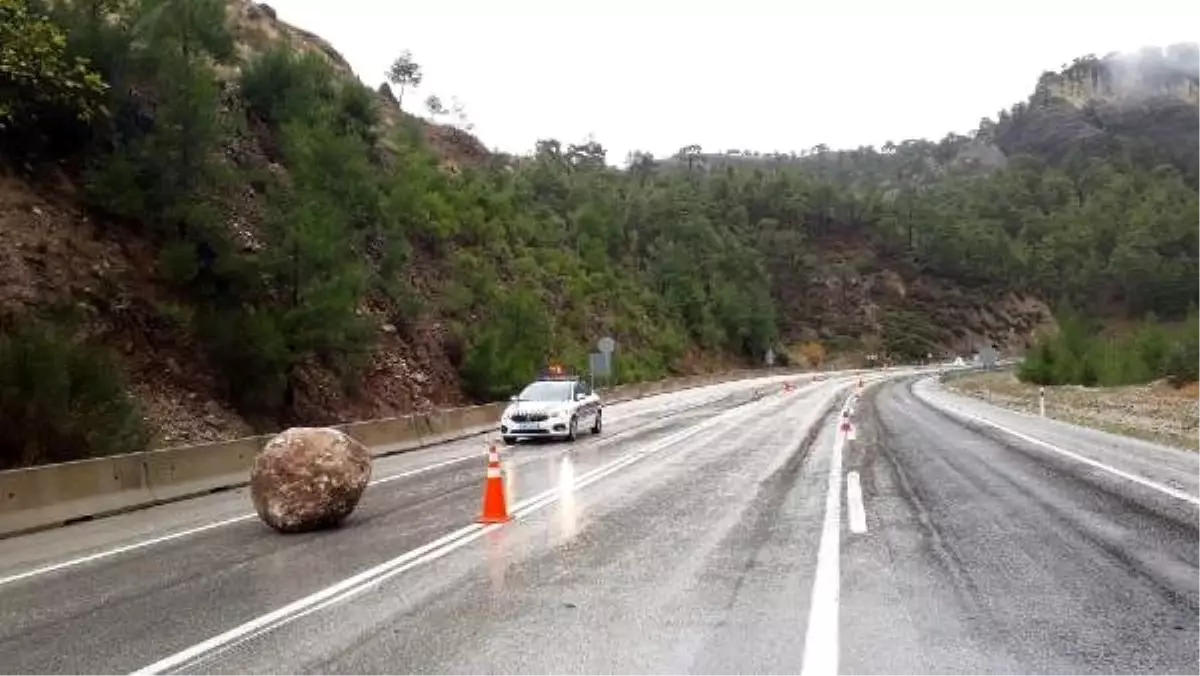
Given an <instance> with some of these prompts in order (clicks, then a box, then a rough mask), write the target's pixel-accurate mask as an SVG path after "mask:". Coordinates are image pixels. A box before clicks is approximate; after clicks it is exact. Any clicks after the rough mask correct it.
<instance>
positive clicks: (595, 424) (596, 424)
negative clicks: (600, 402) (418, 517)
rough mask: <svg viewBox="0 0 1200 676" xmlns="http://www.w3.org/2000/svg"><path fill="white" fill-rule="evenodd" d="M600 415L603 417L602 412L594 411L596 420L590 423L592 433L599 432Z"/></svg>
mask: <svg viewBox="0 0 1200 676" xmlns="http://www.w3.org/2000/svg"><path fill="white" fill-rule="evenodd" d="M602 417H604V412H603V411H596V421H595V422H593V423H592V434H600V428H601V425H602V423H601V421H600V419H601V418H602Z"/></svg>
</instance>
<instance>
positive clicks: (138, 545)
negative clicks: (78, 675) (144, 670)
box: [0, 395, 658, 587]
mask: <svg viewBox="0 0 1200 676" xmlns="http://www.w3.org/2000/svg"><path fill="white" fill-rule="evenodd" d="M655 396H658V395H655ZM618 403H624V402H618ZM615 436H616V437H620V436H623V435H622V434H621V433H618V434H617V435H615ZM612 438H614V437H613V436H611V435H610V436H609V437H608V439H612ZM478 457H480V454H476V453H472V454H471V455H464V456H460V457H457V458H452V459H450V460H445V461H443V462H436V463H434V464H432V465H427V466H425V467H419V468H417V469H414V470H410V471H407V472H400V473H397V474H389V475H388V476H385V477H380V478H378V479H375V480H373V481H371V482H370V483H368V484H367V485H368V486H374V485H378V484H383V483H388V482H389V481H396V480H398V479H404V478H407V477H410V476H414V475H417V474H421V473H424V472H428V471H430V470H434V469H439V468H442V467H446V466H447V465H453V464H455V463H459V462H466V461H467V460H473V459H476V458H478ZM255 516H256V514H253V513H250V514H242V515H241V516H235V517H231V518H228V519H222V520H220V521H214V522H212V523H208V524H205V525H203V526H197V527H195V528H188V529H186V530H181V531H178V532H175V533H168V534H167V535H162V536H159V537H155V538H150V539H149V540H142V541H139V542H133V543H130V544H128V545H122V546H120V547H114V548H113V549H106V550H102V551H99V552H95V553H93V554H88V555H86V556H80V557H77V558H74V559H68V560H66V561H60V562H58V563H52V564H47V565H45V566H40V567H38V568H34V569H32V570H27V571H24V572H21V573H16V574H13V575H9V576H7V577H0V587H3V586H4V585H6V584H12V583H13V582H20V581H21V580H27V579H29V578H31V577H37V576H38V575H45V574H47V573H53V572H55V571H59V570H64V569H67V568H74V567H75V566H81V565H83V564H85V563H91V562H93V561H99V560H102V559H107V558H110V557H113V556H117V555H120V554H125V553H127V552H132V551H137V550H139V549H145V548H146V547H153V546H154V545H160V544H163V543H164V542H171V541H172V540H178V539H180V538H185V537H188V536H190V535H196V534H199V533H203V532H205V531H210V530H214V529H217V528H222V527H224V526H229V525H232V524H235V523H239V522H241V521H247V520H249V519H253V518H254V517H255Z"/></svg>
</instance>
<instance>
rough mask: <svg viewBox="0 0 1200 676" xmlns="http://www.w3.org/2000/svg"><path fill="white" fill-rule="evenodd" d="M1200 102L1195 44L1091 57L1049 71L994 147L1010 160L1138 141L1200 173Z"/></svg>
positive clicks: (1000, 130)
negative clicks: (1014, 156)
mask: <svg viewBox="0 0 1200 676" xmlns="http://www.w3.org/2000/svg"><path fill="white" fill-rule="evenodd" d="M1198 103H1200V51H1198V49H1197V45H1196V44H1195V43H1188V44H1179V45H1172V46H1170V47H1168V48H1167V49H1166V50H1159V49H1156V48H1148V49H1143V50H1141V51H1139V52H1136V53H1133V54H1109V55H1107V56H1105V57H1103V58H1097V57H1095V56H1086V57H1082V58H1080V59H1076V60H1075V62H1074V63H1072V64H1071V65H1069V66H1066V67H1064V68H1063V69H1062V70H1061V71H1060V72H1058V73H1053V72H1046V73H1043V74H1042V76H1041V78H1040V79H1039V80H1038V84H1037V87H1036V89H1035V91H1034V93H1033V95H1032V96H1030V97H1029V100H1028V101H1027V102H1024V103H1020V104H1017V105H1016V106H1014V107H1013V109H1012V111H1011V114H1010V115H1005V116H1003V117H1002V118H1001V120H1000V123H999V124H998V125H997V127H996V133H995V142H996V144H997V145H998V146H999V147H1000V148H1001V149H1002V150H1003V151H1004V152H1005V153H1007V154H1009V155H1012V154H1015V153H1030V154H1034V155H1040V156H1043V157H1046V158H1048V159H1051V160H1061V159H1063V158H1064V157H1065V156H1066V155H1067V153H1068V152H1069V151H1070V150H1071V149H1072V148H1075V147H1082V148H1085V149H1086V148H1089V147H1097V146H1101V145H1103V144H1106V143H1110V142H1113V141H1116V140H1124V141H1131V142H1135V143H1139V144H1141V145H1142V146H1144V147H1146V148H1148V149H1153V150H1154V151H1157V152H1159V153H1161V154H1162V155H1164V156H1166V157H1169V158H1170V159H1171V160H1173V161H1175V162H1177V163H1178V164H1180V165H1181V166H1182V167H1184V168H1185V169H1188V170H1190V171H1191V172H1192V173H1193V174H1194V173H1195V171H1196V166H1197V145H1198V143H1200V133H1198V130H1197V124H1196V116H1197V111H1198V108H1197V104H1198Z"/></svg>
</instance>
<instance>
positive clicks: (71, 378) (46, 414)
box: [0, 323, 150, 469]
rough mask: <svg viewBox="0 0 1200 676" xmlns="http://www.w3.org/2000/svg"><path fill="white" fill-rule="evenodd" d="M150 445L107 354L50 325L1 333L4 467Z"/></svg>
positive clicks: (0, 464) (0, 459)
mask: <svg viewBox="0 0 1200 676" xmlns="http://www.w3.org/2000/svg"><path fill="white" fill-rule="evenodd" d="M149 441H150V432H149V429H148V428H147V425H146V422H145V420H144V419H143V417H142V413H141V410H140V408H139V407H138V405H137V404H136V402H135V401H134V399H133V397H132V396H130V394H129V392H128V390H127V386H126V382H125V379H124V378H123V377H122V375H121V372H120V371H119V370H118V368H117V366H116V364H115V362H114V361H113V359H112V358H111V356H110V355H109V354H108V353H107V352H106V351H104V350H102V349H100V348H96V347H92V346H89V345H86V344H83V343H80V342H76V341H75V340H73V339H71V338H70V337H68V336H67V335H66V334H65V332H64V331H63V330H62V329H59V328H54V327H52V326H50V325H48V324H40V323H39V324H24V325H22V326H20V327H19V328H16V329H10V330H5V331H2V332H0V469H6V468H12V467H23V466H27V465H36V464H42V463H51V462H63V461H67V460H77V459H79V458H85V457H94V456H104V455H114V454H117V453H131V452H135V451H141V450H145V449H146V447H147V445H148V443H149Z"/></svg>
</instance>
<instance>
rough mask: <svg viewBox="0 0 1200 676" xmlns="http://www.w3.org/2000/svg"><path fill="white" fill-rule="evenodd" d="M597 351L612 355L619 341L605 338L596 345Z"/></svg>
mask: <svg viewBox="0 0 1200 676" xmlns="http://www.w3.org/2000/svg"><path fill="white" fill-rule="evenodd" d="M596 349H598V350H600V351H601V352H603V353H604V354H612V352H613V350H615V349H617V341H615V340H613V339H612V338H610V337H608V336H604V337H603V338H601V339H600V340H599V341H598V342H597V343H596Z"/></svg>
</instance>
